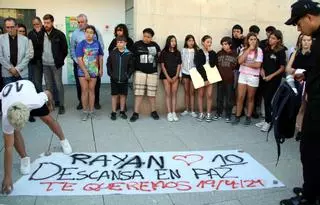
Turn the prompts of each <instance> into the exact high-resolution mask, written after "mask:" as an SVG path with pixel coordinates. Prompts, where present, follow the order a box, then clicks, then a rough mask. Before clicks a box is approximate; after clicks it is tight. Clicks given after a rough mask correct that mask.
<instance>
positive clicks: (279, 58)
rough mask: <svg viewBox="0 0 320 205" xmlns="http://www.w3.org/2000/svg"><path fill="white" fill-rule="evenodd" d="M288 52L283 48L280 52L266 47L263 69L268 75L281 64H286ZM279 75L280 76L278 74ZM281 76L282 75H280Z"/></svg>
mask: <svg viewBox="0 0 320 205" xmlns="http://www.w3.org/2000/svg"><path fill="white" fill-rule="evenodd" d="M286 58H287V57H286V52H285V49H281V50H280V51H278V52H275V51H274V50H270V49H265V50H264V51H263V69H264V71H265V74H266V76H267V75H270V74H272V73H274V72H276V71H277V70H279V69H280V66H285V65H286ZM277 77H278V76H277ZM279 77H282V76H281V75H279Z"/></svg>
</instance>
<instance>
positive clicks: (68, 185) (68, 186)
mask: <svg viewBox="0 0 320 205" xmlns="http://www.w3.org/2000/svg"><path fill="white" fill-rule="evenodd" d="M73 185H77V183H68V182H66V183H64V185H63V187H62V189H61V190H62V191H74V189H72V186H73Z"/></svg>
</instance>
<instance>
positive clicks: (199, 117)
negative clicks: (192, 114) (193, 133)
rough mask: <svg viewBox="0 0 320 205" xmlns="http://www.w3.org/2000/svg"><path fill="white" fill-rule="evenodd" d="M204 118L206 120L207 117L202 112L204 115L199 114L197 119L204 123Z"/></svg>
mask: <svg viewBox="0 0 320 205" xmlns="http://www.w3.org/2000/svg"><path fill="white" fill-rule="evenodd" d="M204 118H205V115H204V113H203V112H202V113H199V116H198V117H197V120H198V121H200V122H202V121H203V120H204Z"/></svg>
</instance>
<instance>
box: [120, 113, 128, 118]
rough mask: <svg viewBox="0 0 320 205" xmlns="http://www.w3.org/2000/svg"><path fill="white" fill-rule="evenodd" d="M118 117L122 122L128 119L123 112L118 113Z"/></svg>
mask: <svg viewBox="0 0 320 205" xmlns="http://www.w3.org/2000/svg"><path fill="white" fill-rule="evenodd" d="M120 117H121V119H123V120H126V119H128V116H127V114H126V113H125V111H120Z"/></svg>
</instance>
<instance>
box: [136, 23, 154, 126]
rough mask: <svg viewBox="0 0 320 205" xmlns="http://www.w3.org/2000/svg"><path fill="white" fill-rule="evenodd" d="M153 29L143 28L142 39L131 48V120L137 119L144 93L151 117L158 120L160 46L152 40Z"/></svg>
mask: <svg viewBox="0 0 320 205" xmlns="http://www.w3.org/2000/svg"><path fill="white" fill-rule="evenodd" d="M153 36H154V31H153V30H152V29H151V28H146V29H144V30H143V39H142V40H140V41H137V42H136V43H135V44H134V45H133V48H132V51H133V54H134V58H135V78H134V95H135V103H134V113H133V114H132V117H131V118H130V121H131V122H135V121H136V120H137V119H139V108H140V105H141V102H142V99H143V96H144V95H145V93H147V96H148V99H149V102H150V105H151V111H152V112H151V117H152V118H153V119H154V120H159V115H158V113H157V111H156V93H157V87H158V57H159V54H160V46H159V45H158V44H157V43H156V42H154V41H152V38H153Z"/></svg>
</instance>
